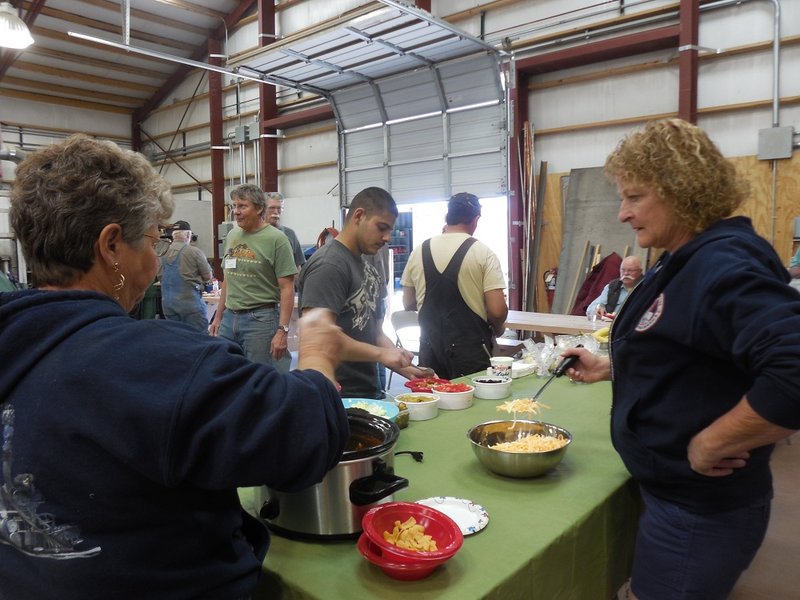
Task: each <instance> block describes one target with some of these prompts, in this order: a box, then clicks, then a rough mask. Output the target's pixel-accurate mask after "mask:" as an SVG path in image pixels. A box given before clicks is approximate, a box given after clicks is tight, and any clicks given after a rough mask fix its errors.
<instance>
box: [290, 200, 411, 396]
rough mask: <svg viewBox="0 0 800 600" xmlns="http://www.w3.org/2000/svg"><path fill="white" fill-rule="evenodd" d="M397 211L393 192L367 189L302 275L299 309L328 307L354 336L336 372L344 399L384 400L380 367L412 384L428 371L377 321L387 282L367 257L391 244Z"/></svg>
mask: <svg viewBox="0 0 800 600" xmlns="http://www.w3.org/2000/svg"><path fill="white" fill-rule="evenodd" d="M396 218H397V206H396V204H395V202H394V199H392V197H391V196H390V195H389V193H388V192H386V191H385V190H382V189H380V188H367V189H365V190H362V191H361V192H359V193H358V194H356V196H355V197H354V198H353V201H352V203H351V204H350V210H349V211H348V213H347V218H346V219H345V225H344V228H343V229H342V231H341V232H340V233H339V235H338V236H336V238H334V239H333V240H331V241H329V242H328V243H327V244H325V245H324V246H322V248H320V249H319V250H317V251H316V252H314V254H312V255H311V258H310V259H309V260H308V262H307V263H306V264H305V266H304V267H303V269H302V270H301V271H300V282H299V290H300V295H299V307H300V310H301V311H302V310H305V309H308V308H326V309H328V310H329V311H331V312H333V313H334V314H335V315H336V324H337V325H338V326H339V327H341V328H342V330H343V331H344V333H345V334H346V335H347V336H348V342H347V343H346V344H345V345H344V348H343V353H342V356H343V358H344V360H343V361H342V362H341V364H340V365H339V367H338V368H337V369H336V379H337V381H338V382H339V384H340V385H341V386H342V396H345V397H358V398H382V397H383V390H381V389H379V384H378V371H377V368H376V362H377V363H382V364H384V365H386V366H387V367H389V368H390V369H392V370H393V371H395V372H397V373H398V374H400V375H402V376H403V377H407V378H409V379H411V378H413V377H424V376H425V374H426V372H425V371H424V370H422V369H419V368H418V367H416V366H414V365H412V364H411V359H412V358H413V354H411V353H410V352H408V351H406V350H403V349H401V348H397V347H396V346H395V344H394V343H393V342H392V340H390V339H389V338H388V337H387V336H386V334H385V333H384V332H383V327H382V326H381V323H380V322H379V320H378V319H377V317H376V310H377V308H378V302H379V301H380V299H381V295H382V294H383V290H382V282H381V278H380V276H379V275H378V272H377V270H376V269H375V267H373V266H372V265H370V264H368V263H367V262H365V261H364V260H363V259H362V254H375V253H376V252H378V250H380V249H381V248H382V247H383V246H384V245H386V244H387V243H388V242H389V239H390V237H391V233H392V227H393V226H394V221H395V219H396Z"/></svg>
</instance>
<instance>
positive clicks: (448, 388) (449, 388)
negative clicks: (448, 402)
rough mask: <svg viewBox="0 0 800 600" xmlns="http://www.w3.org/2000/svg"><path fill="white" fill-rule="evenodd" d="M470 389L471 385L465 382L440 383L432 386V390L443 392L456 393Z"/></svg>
mask: <svg viewBox="0 0 800 600" xmlns="http://www.w3.org/2000/svg"><path fill="white" fill-rule="evenodd" d="M471 389H472V386H471V385H467V384H466V383H441V384H439V385H435V386H433V391H434V392H445V393H448V394H453V393H458V392H468V391H470V390H471Z"/></svg>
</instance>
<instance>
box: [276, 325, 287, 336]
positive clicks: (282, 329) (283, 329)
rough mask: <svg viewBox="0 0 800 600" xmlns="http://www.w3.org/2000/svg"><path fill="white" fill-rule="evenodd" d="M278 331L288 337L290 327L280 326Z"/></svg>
mask: <svg viewBox="0 0 800 600" xmlns="http://www.w3.org/2000/svg"><path fill="white" fill-rule="evenodd" d="M278 329H280V330H281V331H283V332H284V333H286V334H287V335H288V334H289V326H288V325H278Z"/></svg>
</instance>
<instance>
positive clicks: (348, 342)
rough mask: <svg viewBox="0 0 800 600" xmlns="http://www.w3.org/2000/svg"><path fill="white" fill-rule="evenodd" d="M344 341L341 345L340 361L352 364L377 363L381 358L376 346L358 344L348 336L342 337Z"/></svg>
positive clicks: (364, 343)
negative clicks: (352, 362)
mask: <svg viewBox="0 0 800 600" xmlns="http://www.w3.org/2000/svg"><path fill="white" fill-rule="evenodd" d="M344 337H345V338H346V339H345V340H344V342H343V343H342V360H348V361H354V362H379V361H380V358H381V350H380V348H379V347H378V346H373V345H372V344H367V343H366V342H359V341H358V340H354V339H353V338H351V337H350V336H344Z"/></svg>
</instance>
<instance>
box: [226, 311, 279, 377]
mask: <svg viewBox="0 0 800 600" xmlns="http://www.w3.org/2000/svg"><path fill="white" fill-rule="evenodd" d="M223 316H224V315H223ZM237 316H239V317H240V320H239V323H238V329H239V330H238V332H237V337H238V340H237V341H238V342H239V343H240V344H241V345H242V348H243V349H244V353H245V355H246V356H247V358H249V359H250V360H252V361H253V362H260V363H264V364H268V365H272V366H273V367H275V368H276V369H277V370H278V371H280V372H281V373H288V372H289V365H290V364H291V362H292V358H291V355H290V354H289V352H288V350H287V352H286V353H285V354H284V355H283V356H282V357H281V359H280V360H277V361H276V360H274V359H273V358H272V353H271V352H270V350H269V348H270V344H272V338H273V337H274V336H275V332H276V331H277V330H278V319H279V317H280V315H279V313H278V309H277V308H259V309H256V310H251V311H250V312H248V313H245V314H242V315H237Z"/></svg>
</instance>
